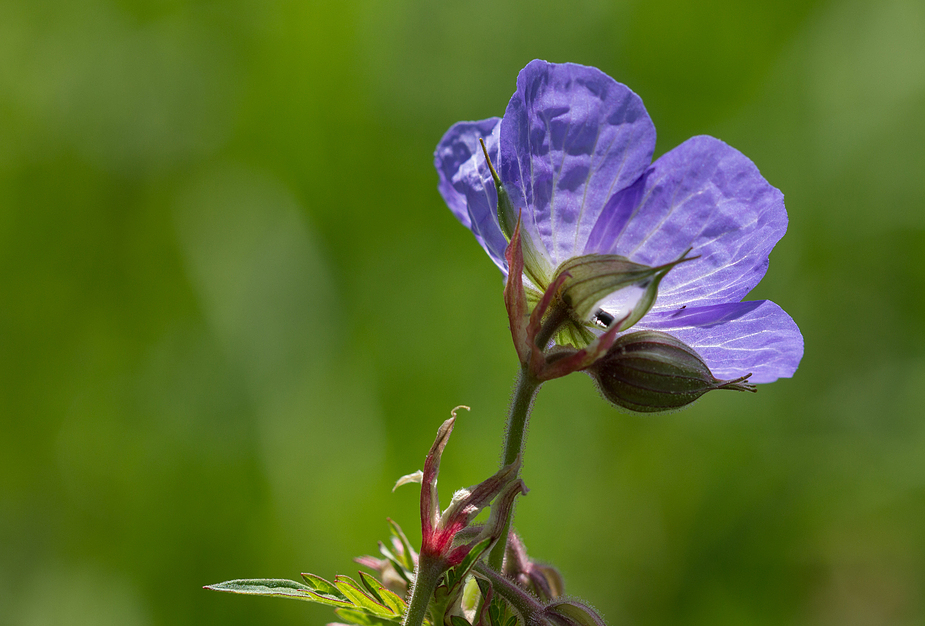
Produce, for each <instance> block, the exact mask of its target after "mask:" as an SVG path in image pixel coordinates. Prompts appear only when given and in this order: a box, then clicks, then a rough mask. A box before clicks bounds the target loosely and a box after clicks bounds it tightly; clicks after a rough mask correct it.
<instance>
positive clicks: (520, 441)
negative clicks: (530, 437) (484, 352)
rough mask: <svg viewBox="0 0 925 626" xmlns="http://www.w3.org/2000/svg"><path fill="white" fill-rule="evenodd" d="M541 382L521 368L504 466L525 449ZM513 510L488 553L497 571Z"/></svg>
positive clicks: (513, 398)
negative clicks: (534, 400) (525, 440)
mask: <svg viewBox="0 0 925 626" xmlns="http://www.w3.org/2000/svg"><path fill="white" fill-rule="evenodd" d="M541 384H542V382H541V381H539V380H537V379H536V378H534V377H533V375H532V374H530V371H529V369H528V368H527V367H526V366H524V367H523V368H521V370H520V375H519V376H518V377H517V383H516V385H515V387H514V396H513V397H512V398H511V408H510V411H509V412H508V417H507V430H506V431H505V436H504V456H503V457H502V459H503V460H502V463H501V465H502V466H504V465H510V464H511V463H513V462H514V461H515V460H516V459H517V456H518V455H519V454H520V453H521V452H522V451H523V447H524V434H525V433H526V430H527V420H528V419H529V418H530V410H531V409H532V408H533V399H534V398H535V397H536V392H537V391H538V390H539V388H540V385H541ZM513 510H514V509H513V507H512V508H511V513H510V514H509V515H508V518H507V520H505V522H504V528H503V529H502V533H501V538H500V539H499V540H498V543H496V544H495V547H494V548H492V550H491V553H490V554H489V555H488V564H489V565H490V566H491V567H492V568H494V569H495V570H497V571H500V570H501V565H502V563H503V562H504V551H505V548H506V547H507V535H508V532H509V531H510V528H511V519H512V517H513Z"/></svg>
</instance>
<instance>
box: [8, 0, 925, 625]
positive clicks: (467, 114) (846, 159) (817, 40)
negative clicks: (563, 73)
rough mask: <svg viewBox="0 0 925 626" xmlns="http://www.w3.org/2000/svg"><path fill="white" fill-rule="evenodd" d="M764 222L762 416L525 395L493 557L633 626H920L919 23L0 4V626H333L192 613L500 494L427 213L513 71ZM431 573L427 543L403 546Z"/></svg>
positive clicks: (465, 254) (589, 1) (492, 437)
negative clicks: (725, 155) (584, 87)
mask: <svg viewBox="0 0 925 626" xmlns="http://www.w3.org/2000/svg"><path fill="white" fill-rule="evenodd" d="M536 57H539V58H545V59H548V60H550V61H574V62H579V63H584V64H589V65H595V66H597V67H599V68H601V69H602V70H604V71H605V72H607V73H608V74H610V75H612V76H613V77H615V78H616V79H617V80H620V81H621V82H625V83H627V84H628V85H629V86H630V87H631V88H632V89H633V90H635V91H636V92H637V93H638V94H640V95H641V96H642V98H643V100H644V101H645V104H646V105H647V108H648V110H649V112H650V114H651V116H652V118H653V120H654V122H655V125H656V127H657V128H658V131H659V139H658V148H657V151H658V153H659V154H660V153H662V152H665V151H667V150H669V149H670V148H672V147H673V146H675V145H677V144H678V143H680V142H681V141H683V140H684V139H686V138H687V137H690V136H691V135H695V134H700V133H706V134H711V135H715V136H717V137H720V138H722V139H723V140H725V141H726V142H728V143H730V144H731V145H733V146H735V147H737V148H739V149H740V150H742V151H743V152H744V153H745V154H747V155H748V156H749V157H750V158H751V159H753V160H754V161H755V162H756V163H757V164H758V166H759V168H760V169H761V170H762V172H763V174H764V175H765V176H766V177H767V179H768V180H769V181H771V183H772V184H774V185H775V186H777V187H779V188H780V189H781V190H783V192H784V193H785V195H786V201H787V208H788V211H789V214H790V228H789V232H788V234H787V236H786V237H785V238H784V239H783V240H782V242H781V243H780V244H779V245H778V246H777V248H776V249H775V251H774V253H773V255H772V262H771V267H770V271H769V272H768V275H767V277H766V278H765V279H764V281H763V282H762V283H761V285H760V286H759V287H758V288H757V289H756V290H755V292H753V294H752V296H751V298H753V299H757V298H770V299H773V300H774V301H776V302H778V303H779V304H781V305H782V306H783V307H784V308H785V309H786V310H787V311H788V312H789V313H790V314H791V315H792V316H793V317H794V319H795V320H796V321H797V322H798V323H799V325H800V327H801V329H802V331H803V334H804V336H805V340H806V356H805V358H804V360H803V363H802V366H801V367H800V370H799V371H798V372H797V374H796V376H795V377H794V378H793V379H792V380H785V381H781V382H778V383H776V384H773V385H769V386H763V387H761V389H760V393H759V394H758V395H757V396H751V395H748V396H747V397H746V395H745V394H721V393H718V394H712V395H710V396H707V397H705V398H704V399H703V400H702V401H701V402H700V403H698V404H697V405H695V406H694V407H692V408H690V409H689V410H687V411H684V412H681V413H678V414H673V415H668V416H660V417H650V418H640V417H636V416H627V415H622V414H619V413H616V412H615V411H613V410H612V409H611V408H610V407H609V406H607V405H605V404H604V402H603V401H601V400H600V399H599V398H598V396H597V394H596V393H595V391H594V390H593V387H592V385H591V382H590V380H588V379H587V378H585V377H572V378H574V380H572V379H568V380H564V381H557V382H555V383H552V384H550V385H549V386H548V387H547V388H546V389H544V390H543V392H542V393H541V394H540V396H539V399H538V402H537V405H536V410H535V413H534V416H533V420H532V424H531V428H530V436H529V441H528V448H527V456H526V465H525V470H524V478H525V481H526V483H527V485H528V486H529V487H530V488H531V492H530V494H529V495H528V496H527V497H526V498H524V499H523V500H522V502H521V504H520V506H519V511H518V518H517V526H518V528H519V530H520V531H521V533H522V535H523V537H524V539H525V542H526V544H527V547H528V549H529V550H530V552H531V555H532V556H534V557H536V558H539V559H543V560H547V561H549V562H552V563H554V564H556V565H558V566H559V567H560V568H561V570H562V571H563V573H564V574H565V577H566V581H567V591H568V592H569V593H571V594H574V595H575V596H577V597H580V598H584V599H587V600H589V601H590V602H591V603H593V604H594V605H595V606H596V607H597V608H598V609H599V610H600V611H601V612H602V613H603V614H604V616H605V617H606V619H607V620H608V623H609V624H611V625H612V626H617V625H619V624H646V625H668V624H672V625H674V624H690V625H699V624H703V625H707V624H709V625H711V626H717V625H724V624H730V625H741V624H768V625H778V624H812V625H817V624H818V625H830V624H831V625H836V624H837V625H849V626H860V625H883V624H891V625H892V624H900V625H906V624H923V623H925V410H923V406H925V324H923V320H925V295H923V294H925V183H923V181H925V178H923V172H925V4H923V3H922V2H921V0H840V1H831V2H818V1H817V2H814V1H807V0H787V1H782V0H740V1H726V0H705V1H704V2H689V1H687V0H646V1H642V0H631V1H624V2H608V1H606V0H576V1H574V2H570V3H567V4H566V3H564V2H551V1H545V0H543V1H540V0H533V1H531V2H507V1H503V0H493V1H487V0H478V1H475V2H465V3H462V2H450V1H447V0H444V1H438V0H355V1H344V0H341V1H337V2H312V1H301V2H299V1H289V0H223V1H216V0H213V1H202V2H183V1H180V0H151V1H148V2H140V1H135V0H81V1H79V2H66V1H59V0H57V1H56V0H33V1H29V2H27V1H26V0H19V1H17V0H13V2H9V1H7V2H3V3H0V625H2V626H38V625H45V624H74V625H82V624H88V625H90V624H93V625H97V624H113V625H116V624H117V625H120V626H136V625H138V626H144V625H154V624H172V625H185V624H323V623H325V622H327V621H330V620H331V619H332V618H333V615H332V614H331V613H330V612H328V611H327V610H325V609H324V608H321V607H317V608H316V607H314V606H312V605H306V604H302V603H296V602H287V601H283V600H266V599H259V598H242V597H235V596H230V595H224V594H218V593H212V592H207V591H203V590H202V589H201V587H202V585H204V584H209V583H215V582H219V581H222V580H227V579H230V578H238V577H288V578H296V577H297V576H298V573H299V572H300V571H311V572H314V573H317V574H320V575H322V576H325V577H332V576H333V575H334V574H335V573H346V574H351V573H355V572H356V569H357V566H356V565H355V564H353V563H352V562H351V560H350V559H351V558H352V557H354V556H357V555H360V554H366V553H372V552H374V551H375V548H376V540H377V539H380V538H384V537H385V536H386V535H387V527H386V524H385V518H386V516H391V517H393V518H394V519H396V520H397V521H398V522H399V523H401V524H402V525H403V526H404V527H405V528H406V530H408V532H409V534H410V535H412V537H419V536H420V533H419V531H416V528H415V527H416V525H417V521H416V506H417V504H416V500H417V493H418V491H417V490H416V489H415V488H414V487H405V488H403V489H401V490H399V491H398V492H397V493H395V494H392V493H390V488H391V486H392V484H393V482H394V480H395V479H396V478H397V477H398V476H400V475H402V474H405V473H408V472H411V471H414V470H415V469H418V468H419V467H420V466H421V464H422V461H423V458H424V454H425V452H426V450H427V448H428V447H429V445H430V443H431V441H432V438H433V435H434V433H435V432H436V428H437V426H438V425H439V424H440V422H441V421H442V420H443V419H445V418H446V417H447V416H448V412H449V410H450V409H451V408H452V407H453V406H455V405H457V404H468V405H470V406H471V407H472V412H471V413H464V414H463V415H462V417H461V419H460V421H459V424H458V427H457V431H456V433H455V434H454V437H453V440H452V442H451V444H450V446H449V447H448V449H447V453H446V456H445V460H444V464H443V467H442V470H443V473H442V474H441V481H440V482H441V486H442V487H443V493H444V502H446V499H447V498H448V497H449V494H450V493H451V491H452V490H453V489H455V488H458V487H461V486H465V485H470V484H473V483H475V482H477V481H479V480H481V479H482V478H484V477H485V476H487V475H488V474H489V473H491V472H493V471H494V469H495V468H496V465H497V462H498V458H499V454H500V440H501V431H502V423H503V416H504V413H505V411H506V404H507V400H508V396H509V393H510V389H511V384H512V380H513V376H514V373H515V369H516V359H515V357H514V353H513V348H512V346H511V345H510V337H509V333H508V331H507V326H506V318H505V315H504V311H503V305H502V301H501V287H502V285H501V280H500V277H499V274H498V271H497V270H496V269H495V268H494V266H493V265H492V264H491V263H490V262H489V261H488V259H487V258H486V257H485V255H484V254H483V252H482V251H481V249H480V248H479V247H478V246H477V245H476V243H475V242H474V240H473V239H472V236H471V235H470V234H469V233H468V232H467V231H466V230H465V229H464V228H462V227H461V226H460V225H459V224H458V223H456V222H455V220H454V219H453V217H452V215H451V214H450V212H449V211H448V210H447V209H446V207H445V206H444V204H443V202H442V201H441V199H440V197H439V195H438V194H437V191H436V183H437V177H436V174H435V172H434V170H433V167H432V153H433V150H434V147H435V145H436V143H437V141H438V140H439V139H440V137H441V135H442V134H443V132H444V131H445V130H446V129H447V128H448V127H449V126H450V125H451V124H453V123H454V122H456V121H458V120H463V119H481V118H485V117H488V116H491V115H500V114H501V113H502V112H503V111H504V107H505V105H506V103H507V101H508V99H509V98H510V95H511V93H512V92H513V89H514V81H515V78H516V75H517V72H518V71H519V70H520V68H521V67H523V66H524V65H525V64H526V63H527V62H528V61H529V60H531V59H533V58H536ZM415 540H417V539H415Z"/></svg>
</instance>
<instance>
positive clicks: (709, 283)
mask: <svg viewBox="0 0 925 626" xmlns="http://www.w3.org/2000/svg"><path fill="white" fill-rule="evenodd" d="M480 140H484V142H485V148H486V152H487V154H488V156H489V158H490V159H491V163H492V164H494V166H495V169H496V171H497V173H498V175H499V176H500V181H501V183H502V184H503V190H504V191H505V192H506V195H507V197H508V198H509V199H510V204H509V205H508V204H506V203H504V202H502V207H501V210H500V211H499V207H498V193H497V191H496V187H495V184H494V182H493V179H492V175H491V171H490V169H489V163H488V162H487V161H486V159H485V156H484V155H483V153H482V149H481V147H480V146H479V141H480ZM654 149H655V127H654V125H653V124H652V121H651V119H650V118H649V115H648V113H647V112H646V110H645V107H644V106H643V104H642V100H641V99H640V98H639V97H638V96H637V95H636V94H635V93H633V92H632V91H631V90H630V89H629V88H627V87H626V86H625V85H622V84H620V83H618V82H616V81H614V80H613V79H612V78H610V77H609V76H607V75H606V74H604V73H603V72H601V71H600V70H598V69H596V68H593V67H585V66H582V65H575V64H571V63H566V64H551V63H546V62H544V61H539V60H535V61H532V62H530V63H529V64H528V65H527V66H526V67H525V68H524V69H523V70H522V71H521V72H520V75H519V76H518V77H517V90H516V91H515V93H514V95H513V97H512V98H511V101H510V102H509V103H508V106H507V109H506V111H505V113H504V117H503V118H490V119H487V120H482V121H480V122H460V123H458V124H456V125H454V126H453V127H452V128H450V130H449V131H448V132H447V133H446V135H444V137H443V139H442V140H441V141H440V144H439V145H438V146H437V150H436V153H435V165H436V168H437V171H438V173H439V176H440V184H439V190H440V193H441V194H442V195H443V198H444V199H445V200H446V203H447V204H448V205H449V207H450V210H451V211H452V212H453V213H454V215H456V217H457V218H458V219H459V221H461V222H462V223H463V225H465V226H466V227H467V228H469V229H470V230H471V231H472V233H473V235H475V238H476V240H477V241H478V242H479V244H480V245H481V246H482V247H483V248H484V249H485V251H486V252H487V253H488V255H489V257H490V258H491V259H492V261H494V262H495V264H496V265H497V266H498V267H499V268H500V269H501V271H502V272H503V273H505V274H507V272H508V263H507V261H506V259H505V251H506V249H507V247H508V240H509V238H510V237H511V235H512V230H513V229H512V228H511V224H512V223H513V222H514V221H516V220H517V216H518V215H519V216H520V219H521V233H522V240H523V247H524V253H523V257H524V266H525V267H524V275H525V279H526V284H525V287H526V289H527V293H528V294H530V293H531V292H532V300H533V301H536V299H538V297H539V295H540V294H541V293H542V292H543V291H545V290H546V289H547V288H548V287H549V286H550V284H551V283H552V282H553V280H554V278H555V277H556V273H557V272H556V269H557V268H558V267H559V266H560V265H561V264H563V263H565V262H566V261H568V260H569V259H574V258H575V257H580V256H583V255H588V254H601V255H619V256H620V257H625V258H626V259H628V260H629V261H632V262H633V263H635V264H640V265H641V266H649V267H665V268H670V271H668V269H666V270H664V271H665V272H667V273H664V275H663V276H662V277H661V278H662V280H661V282H660V283H657V286H658V291H657V298H656V299H655V301H654V303H653V304H652V306H651V308H648V309H647V312H646V313H645V315H644V316H643V317H642V318H641V319H639V320H638V321H637V323H636V324H635V326H634V330H655V331H660V332H664V333H667V334H670V335H672V336H674V337H675V338H677V339H678V340H680V341H682V342H683V343H684V344H686V345H688V346H690V347H691V348H693V349H694V350H695V351H696V352H697V353H698V354H699V355H700V356H701V357H702V359H703V360H704V361H705V362H706V364H707V365H708V366H709V369H710V371H711V372H712V373H713V374H714V375H715V376H716V377H718V378H722V379H727V378H728V379H732V378H739V377H742V376H744V375H746V374H749V373H751V375H752V376H751V379H750V382H756V383H767V382H772V381H774V380H776V379H777V378H781V377H789V376H791V375H793V373H794V371H795V370H796V368H797V365H798V364H799V362H800V359H801V358H802V355H803V338H802V336H801V334H800V331H799V329H798V328H797V326H796V324H795V323H794V322H793V320H792V319H791V318H790V316H789V315H787V314H786V313H785V312H784V311H783V310H782V309H781V308H780V307H779V306H777V305H776V304H774V303H773V302H770V301H768V300H761V301H749V302H742V301H741V300H742V298H743V297H745V295H746V294H748V292H749V291H751V290H752V288H753V287H755V285H757V284H758V282H759V281H760V280H761V278H762V276H764V273H765V271H766V270H767V267H768V255H769V254H770V252H771V249H772V248H773V247H774V244H775V243H777V241H778V240H779V239H780V238H781V237H782V236H783V234H784V232H785V231H786V228H787V213H786V210H785V209H784V201H783V195H782V194H781V192H780V191H778V190H777V189H776V188H774V187H772V186H771V185H770V184H769V183H768V182H767V181H766V180H765V179H764V178H763V177H762V176H761V174H760V173H759V172H758V168H757V167H755V164H754V163H752V162H751V161H750V160H749V159H748V158H747V157H745V156H744V155H743V154H742V153H740V152H739V151H737V150H735V149H734V148H731V147H730V146H728V145H726V144H725V143H723V142H722V141H720V140H718V139H714V138H713V137H706V136H700V137H693V138H691V139H689V140H687V141H685V142H684V143H682V144H681V145H680V146H678V147H676V148H674V149H673V150H671V151H669V152H667V153H666V154H664V155H662V156H661V157H660V158H659V159H658V160H656V161H655V162H654V163H653V162H652V155H653V152H654ZM515 212H516V214H515ZM499 214H500V218H499ZM499 219H500V220H502V221H505V222H506V223H505V224H503V225H502V224H501V223H500V222H499ZM688 251H689V253H688V255H687V256H686V257H685V253H687V252H688ZM681 259H683V262H679V260H681ZM651 282H652V281H649V283H642V284H641V285H638V286H637V287H636V288H624V289H621V290H620V291H618V292H617V293H615V294H612V295H609V296H608V297H606V298H605V299H604V300H602V301H601V302H599V303H598V304H597V305H596V308H597V309H599V310H600V311H603V313H601V314H599V315H598V316H597V321H598V322H600V321H601V320H602V319H603V320H605V321H609V320H610V319H611V318H617V319H619V318H620V317H622V316H624V315H625V314H627V313H628V312H629V311H630V310H631V309H632V308H633V307H634V306H635V303H636V302H638V301H639V298H640V294H641V293H642V291H643V290H644V287H645V286H646V284H650V283H651ZM528 299H531V298H530V296H529V295H528ZM585 321H586V326H587V328H588V329H590V328H593V326H594V322H595V319H594V318H593V317H592V319H588V320H585ZM620 330H625V328H621V329H620Z"/></svg>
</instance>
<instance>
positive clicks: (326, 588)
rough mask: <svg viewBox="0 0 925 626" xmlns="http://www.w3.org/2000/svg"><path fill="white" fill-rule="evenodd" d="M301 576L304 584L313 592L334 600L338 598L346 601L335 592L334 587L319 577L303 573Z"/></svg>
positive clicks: (338, 592)
mask: <svg viewBox="0 0 925 626" xmlns="http://www.w3.org/2000/svg"><path fill="white" fill-rule="evenodd" d="M301 576H302V579H303V580H304V581H305V583H306V584H307V585H308V586H309V587H311V588H312V590H313V591H315V592H317V593H321V594H324V595H328V596H334V597H335V598H340V599H341V600H346V598H344V597H343V596H342V595H341V592H340V591H338V590H337V587H335V586H334V584H333V583H331V582H328V581H327V580H325V579H324V578H322V577H321V576H317V575H315V574H308V573H304V572H303V573H302V574H301Z"/></svg>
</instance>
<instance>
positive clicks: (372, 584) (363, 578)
mask: <svg viewBox="0 0 925 626" xmlns="http://www.w3.org/2000/svg"><path fill="white" fill-rule="evenodd" d="M357 573H358V574H359V575H360V582H361V583H363V586H364V587H366V591H368V592H369V595H371V596H372V597H373V600H375V601H376V602H378V603H379V604H385V602H384V601H383V599H382V597H381V596H380V595H379V589H382V583H380V582H379V581H378V580H376V579H375V578H374V577H372V576H370V575H369V574H367V573H366V572H357Z"/></svg>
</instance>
